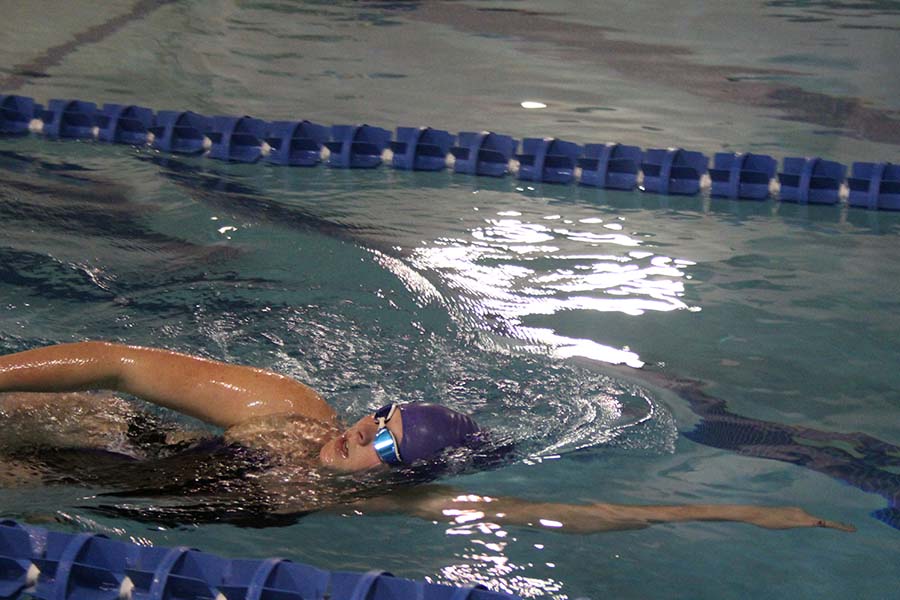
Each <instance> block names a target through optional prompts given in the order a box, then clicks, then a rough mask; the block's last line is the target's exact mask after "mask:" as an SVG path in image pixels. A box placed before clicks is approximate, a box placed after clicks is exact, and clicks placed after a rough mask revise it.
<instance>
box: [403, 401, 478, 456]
mask: <svg viewBox="0 0 900 600" xmlns="http://www.w3.org/2000/svg"><path fill="white" fill-rule="evenodd" d="M398 407H399V408H400V414H401V415H403V440H402V441H401V442H400V456H401V457H402V458H403V463H404V464H407V465H408V464H411V463H414V462H416V461H417V460H421V459H423V458H430V457H432V456H434V455H435V454H437V453H438V452H440V451H441V450H443V449H444V448H455V447H457V446H464V445H465V444H466V442H467V441H468V438H469V437H470V436H472V435H473V434H475V433H477V432H478V431H479V428H478V425H477V424H476V423H475V421H473V420H472V418H471V417H469V416H467V415H464V414H462V413H460V412H456V411H455V410H451V409H449V408H447V407H445V406H439V405H437V404H419V403H414V404H400V405H398Z"/></svg>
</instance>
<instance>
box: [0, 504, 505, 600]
mask: <svg viewBox="0 0 900 600" xmlns="http://www.w3.org/2000/svg"><path fill="white" fill-rule="evenodd" d="M22 594H27V595H29V596H32V597H34V598H38V599H39V600H118V599H123V600H216V599H219V600H221V598H222V597H224V598H225V599H226V600H325V599H326V598H327V599H328V600H398V599H415V600H467V599H471V600H512V599H514V598H516V597H515V596H512V595H509V594H502V593H498V592H492V591H489V590H487V589H485V588H484V587H483V586H480V585H476V586H468V587H451V586H445V585H438V584H432V583H425V582H419V581H411V580H408V579H401V578H399V577H393V576H392V575H391V574H390V573H387V572H384V571H371V572H369V573H351V572H342V571H334V572H329V571H325V570H323V569H318V568H316V567H312V566H309V565H304V564H300V563H294V562H291V561H289V560H284V559H279V558H270V559H266V560H243V559H228V558H222V557H220V556H216V555H214V554H208V553H205V552H201V551H199V550H195V549H192V548H188V547H186V546H179V547H175V548H166V547H147V546H138V545H136V544H131V543H128V542H122V541H117V540H111V539H108V538H106V537H105V536H103V535H100V534H93V533H79V534H70V533H59V532H54V531H47V530H45V529H41V528H37V527H26V526H24V525H21V524H19V523H16V522H15V521H11V520H5V521H0V599H2V600H7V599H10V600H11V599H15V598H18V597H19V596H20V595H22Z"/></svg>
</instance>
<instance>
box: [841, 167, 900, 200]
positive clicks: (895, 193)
mask: <svg viewBox="0 0 900 600" xmlns="http://www.w3.org/2000/svg"><path fill="white" fill-rule="evenodd" d="M847 185H848V187H849V188H850V195H849V196H848V198H847V202H848V203H849V204H850V206H859V207H861V208H868V209H883V210H900V165H893V164H891V163H866V162H855V163H853V169H852V171H851V173H850V177H849V178H848V179H847Z"/></svg>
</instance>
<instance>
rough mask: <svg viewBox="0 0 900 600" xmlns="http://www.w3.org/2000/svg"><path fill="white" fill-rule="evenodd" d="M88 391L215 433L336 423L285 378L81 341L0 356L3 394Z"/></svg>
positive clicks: (311, 395)
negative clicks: (168, 412) (290, 419)
mask: <svg viewBox="0 0 900 600" xmlns="http://www.w3.org/2000/svg"><path fill="white" fill-rule="evenodd" d="M89 389H108V390H116V391H120V392H124V393H127V394H132V395H134V396H137V397H139V398H142V399H144V400H147V401H148V402H152V403H154V404H158V405H160V406H164V407H166V408H171V409H173V410H177V411H179V412H182V413H185V414H187V415H190V416H192V417H196V418H198V419H201V420H203V421H206V422H208V423H212V424H214V425H218V426H220V427H230V426H232V425H236V424H238V423H241V422H243V421H246V420H247V419H249V418H252V417H259V416H264V415H271V414H292V415H301V416H305V417H308V418H312V419H316V420H321V421H329V422H331V421H334V419H335V413H334V410H333V409H332V408H331V407H330V406H328V404H327V403H326V402H325V401H324V400H323V399H322V397H321V396H319V395H318V394H317V393H316V392H315V391H313V390H312V389H311V388H309V387H307V386H305V385H303V384H302V383H299V382H297V381H295V380H293V379H291V378H289V377H284V376H283V375H279V374H277V373H273V372H271V371H265V370H263V369H255V368H252V367H244V366H239V365H230V364H226V363H221V362H216V361H213V360H207V359H204V358H197V357H194V356H188V355H186V354H179V353H177V352H170V351H168V350H159V349H154V348H142V347H138V346H124V345H121V344H110V343H106V342H80V343H74V344H60V345H57V346H47V347H44V348H37V349H34V350H28V351H26V352H20V353H17V354H9V355H6V356H0V392H13V391H19V392H70V391H80V390H89Z"/></svg>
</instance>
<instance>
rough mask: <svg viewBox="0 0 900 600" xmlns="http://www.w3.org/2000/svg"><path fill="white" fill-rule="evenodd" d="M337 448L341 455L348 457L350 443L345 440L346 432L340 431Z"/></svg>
mask: <svg viewBox="0 0 900 600" xmlns="http://www.w3.org/2000/svg"><path fill="white" fill-rule="evenodd" d="M337 449H338V452H340V454H341V456H342V457H344V458H350V444H349V442H348V441H347V434H346V433H342V434H341V437H339V438H338V443H337Z"/></svg>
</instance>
